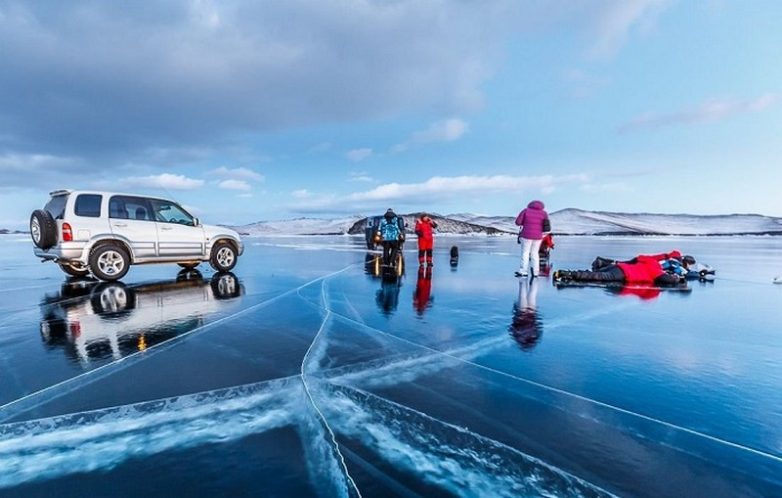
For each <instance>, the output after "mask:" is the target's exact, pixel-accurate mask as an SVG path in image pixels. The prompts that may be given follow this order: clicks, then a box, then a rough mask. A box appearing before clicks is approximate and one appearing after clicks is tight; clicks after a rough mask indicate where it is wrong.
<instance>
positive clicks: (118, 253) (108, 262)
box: [90, 243, 130, 281]
mask: <svg viewBox="0 0 782 498" xmlns="http://www.w3.org/2000/svg"><path fill="white" fill-rule="evenodd" d="M129 268H130V256H129V255H128V252H127V251H126V250H125V249H124V248H122V247H121V246H119V245H118V244H112V243H108V244H101V245H99V246H98V247H96V248H95V249H93V250H92V252H91V253H90V270H91V271H92V274H93V275H95V276H96V277H98V278H99V279H101V280H106V281H113V280H119V279H120V278H122V277H124V276H125V274H126V273H127V272H128V269H129Z"/></svg>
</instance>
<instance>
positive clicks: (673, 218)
mask: <svg viewBox="0 0 782 498" xmlns="http://www.w3.org/2000/svg"><path fill="white" fill-rule="evenodd" d="M419 215H420V213H409V214H403V215H401V216H402V217H403V218H404V220H405V223H406V225H407V231H408V233H412V231H413V229H414V227H415V220H416V219H417V218H418V216H419ZM431 216H432V219H433V220H434V221H435V222H436V223H437V224H438V228H437V231H438V233H448V234H460V235H468V234H478V235H480V234H483V235H499V234H516V233H517V231H518V227H516V225H515V224H514V221H515V216H481V215H474V214H469V213H459V214H449V215H444V216H443V215H438V214H432V215H431ZM550 218H551V227H552V230H553V233H554V234H555V235H782V218H774V217H770V216H763V215H759V214H726V215H692V214H653V213H612V212H606V211H585V210H582V209H575V208H568V209H563V210H560V211H556V212H554V213H551V214H550ZM367 219H368V218H367V217H364V216H361V215H355V216H351V217H346V218H337V219H322V218H297V219H293V220H281V221H262V222H258V223H251V224H249V225H242V226H238V227H233V228H234V229H235V230H237V231H238V232H239V233H241V234H244V235H251V236H254V235H344V234H363V233H364V229H365V227H366V224H367Z"/></svg>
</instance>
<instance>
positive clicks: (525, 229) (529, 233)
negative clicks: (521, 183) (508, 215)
mask: <svg viewBox="0 0 782 498" xmlns="http://www.w3.org/2000/svg"><path fill="white" fill-rule="evenodd" d="M544 208H545V206H544V205H543V203H542V202H540V201H532V202H530V203H529V204H528V205H527V207H526V208H525V209H523V210H522V211H521V212H520V213H519V215H518V216H517V217H516V224H517V225H518V226H520V227H521V231H520V232H519V242H520V243H521V245H522V248H521V264H520V265H519V271H517V272H516V275H517V276H520V277H526V276H527V275H529V270H530V258H532V276H533V277H537V276H538V274H539V273H540V255H539V253H538V252H539V251H540V243H541V241H542V240H543V234H544V231H545V232H548V231H550V230H551V228H550V224H551V223H550V222H549V221H548V213H546V211H545V209H544ZM544 223H545V224H546V225H548V226H547V227H546V228H547V230H544V227H543V225H544Z"/></svg>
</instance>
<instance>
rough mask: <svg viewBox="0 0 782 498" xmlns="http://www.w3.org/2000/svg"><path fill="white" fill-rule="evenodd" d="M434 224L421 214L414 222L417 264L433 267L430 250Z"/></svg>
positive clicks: (435, 225) (432, 246)
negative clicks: (416, 237) (416, 238)
mask: <svg viewBox="0 0 782 498" xmlns="http://www.w3.org/2000/svg"><path fill="white" fill-rule="evenodd" d="M435 228H437V223H435V222H434V221H433V220H432V218H430V217H429V215H428V214H426V213H423V214H422V215H421V217H420V218H419V219H418V220H417V221H416V222H415V234H416V235H418V264H419V265H423V264H424V263H426V264H428V265H429V266H434V263H433V262H432V249H433V248H434V229H435Z"/></svg>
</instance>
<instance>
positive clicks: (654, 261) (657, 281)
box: [554, 251, 682, 285]
mask: <svg viewBox="0 0 782 498" xmlns="http://www.w3.org/2000/svg"><path fill="white" fill-rule="evenodd" d="M677 257H678V258H679V259H680V258H681V253H680V252H679V251H671V252H670V253H662V254H641V255H639V256H636V257H635V258H633V259H631V260H629V261H623V262H622V261H620V262H615V263H610V264H608V265H606V266H603V267H602V268H599V269H597V270H593V271H589V270H557V271H556V272H554V280H561V281H567V280H573V281H580V282H625V283H642V284H650V283H651V284H654V285H675V284H678V283H679V282H681V280H682V279H681V277H679V276H678V275H673V274H670V273H667V272H666V271H665V270H663V265H662V264H661V262H663V261H665V260H666V259H671V258H673V259H676V258H677Z"/></svg>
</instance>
